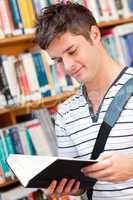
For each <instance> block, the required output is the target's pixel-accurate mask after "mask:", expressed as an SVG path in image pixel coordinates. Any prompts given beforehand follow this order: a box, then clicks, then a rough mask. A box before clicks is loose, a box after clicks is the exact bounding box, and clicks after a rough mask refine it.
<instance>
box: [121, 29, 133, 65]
mask: <svg viewBox="0 0 133 200" xmlns="http://www.w3.org/2000/svg"><path fill="white" fill-rule="evenodd" d="M123 37H124V39H125V41H126V45H127V51H128V54H129V57H130V61H129V65H130V66H132V67H133V33H129V34H127V35H124V36H123Z"/></svg>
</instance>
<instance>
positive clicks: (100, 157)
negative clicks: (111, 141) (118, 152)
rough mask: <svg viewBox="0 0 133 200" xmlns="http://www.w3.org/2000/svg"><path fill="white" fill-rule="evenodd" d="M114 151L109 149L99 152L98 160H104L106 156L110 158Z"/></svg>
mask: <svg viewBox="0 0 133 200" xmlns="http://www.w3.org/2000/svg"><path fill="white" fill-rule="evenodd" d="M114 153H115V152H114V151H109V152H103V153H101V154H100V156H99V157H98V160H105V159H107V158H110V157H112V156H113V155H114Z"/></svg>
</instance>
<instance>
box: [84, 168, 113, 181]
mask: <svg viewBox="0 0 133 200" xmlns="http://www.w3.org/2000/svg"><path fill="white" fill-rule="evenodd" d="M111 175H112V171H111V170H110V169H104V170H100V171H97V172H94V173H86V174H85V176H89V177H92V178H96V179H98V180H101V178H105V177H106V178H108V177H110V176H111Z"/></svg>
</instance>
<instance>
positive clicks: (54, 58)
mask: <svg viewBox="0 0 133 200" xmlns="http://www.w3.org/2000/svg"><path fill="white" fill-rule="evenodd" d="M73 46H74V45H73V44H72V45H71V46H70V47H68V48H67V49H65V50H64V51H63V53H65V52H67V51H69V50H70V49H71V48H72V47H73ZM59 58H60V57H53V58H52V60H56V59H59Z"/></svg>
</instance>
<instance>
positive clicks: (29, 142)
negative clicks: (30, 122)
mask: <svg viewBox="0 0 133 200" xmlns="http://www.w3.org/2000/svg"><path fill="white" fill-rule="evenodd" d="M25 136H26V141H27V145H28V148H29V153H30V155H36V154H37V152H36V149H35V147H34V145H33V142H32V139H31V136H30V133H29V131H28V129H27V128H25Z"/></svg>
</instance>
